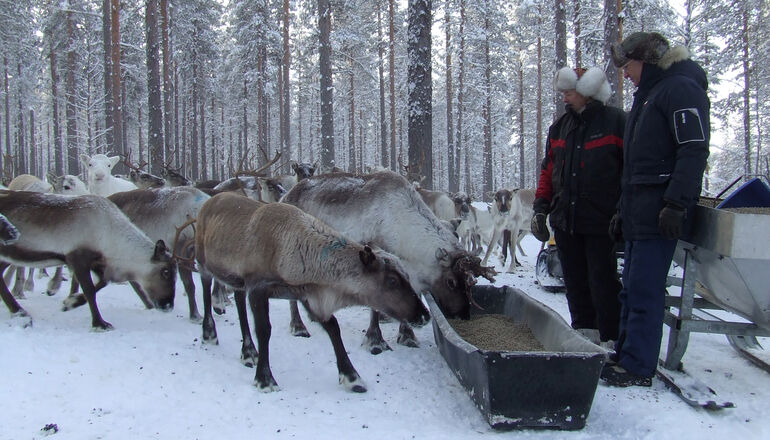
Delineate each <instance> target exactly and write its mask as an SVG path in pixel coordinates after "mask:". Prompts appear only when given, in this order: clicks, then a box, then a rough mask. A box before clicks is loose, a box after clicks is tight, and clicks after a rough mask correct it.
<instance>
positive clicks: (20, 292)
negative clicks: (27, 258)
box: [11, 266, 26, 299]
mask: <svg viewBox="0 0 770 440" xmlns="http://www.w3.org/2000/svg"><path fill="white" fill-rule="evenodd" d="M15 269H16V270H15V273H16V280H15V281H14V282H13V290H11V292H13V296H15V297H16V298H19V299H24V298H26V296H24V273H25V272H24V268H23V267H21V266H15Z"/></svg>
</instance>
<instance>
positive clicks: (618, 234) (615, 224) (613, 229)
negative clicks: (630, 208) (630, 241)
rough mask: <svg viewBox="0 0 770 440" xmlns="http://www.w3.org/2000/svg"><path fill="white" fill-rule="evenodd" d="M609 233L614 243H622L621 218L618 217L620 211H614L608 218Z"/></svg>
mask: <svg viewBox="0 0 770 440" xmlns="http://www.w3.org/2000/svg"><path fill="white" fill-rule="evenodd" d="M607 233H608V234H610V238H611V239H612V241H614V242H615V243H622V242H624V241H625V240H624V239H623V219H621V218H620V213H619V212H616V213H615V215H613V216H612V218H611V219H610V229H609V230H608V231H607Z"/></svg>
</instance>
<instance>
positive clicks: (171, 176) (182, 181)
mask: <svg viewBox="0 0 770 440" xmlns="http://www.w3.org/2000/svg"><path fill="white" fill-rule="evenodd" d="M160 175H161V177H163V178H164V179H166V182H167V183H168V185H169V186H192V182H191V181H190V179H188V178H187V177H185V176H183V175H181V174H179V172H178V171H175V170H172V169H171V168H169V167H168V166H166V167H163V169H162V170H160Z"/></svg>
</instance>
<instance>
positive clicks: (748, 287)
mask: <svg viewBox="0 0 770 440" xmlns="http://www.w3.org/2000/svg"><path fill="white" fill-rule="evenodd" d="M694 215H695V219H694V230H693V233H692V237H691V238H689V239H688V241H684V240H680V241H679V244H678V246H677V250H676V252H675V254H674V261H676V262H677V263H678V264H679V265H680V266H682V267H683V268H684V277H683V283H682V294H681V296H680V297H677V296H669V297H668V298H667V301H666V305H667V306H674V307H676V308H677V309H678V314H676V315H675V314H674V313H672V312H670V311H668V312H667V313H666V324H667V325H669V327H671V332H670V335H669V346H668V353H667V355H666V360H665V362H664V366H665V367H666V368H668V369H678V368H680V367H681V358H682V356H683V355H684V351H685V349H686V348H687V340H688V338H689V333H690V332H701V333H719V334H725V335H732V336H740V337H751V338H753V337H755V336H770V261H768V260H770V234H768V232H767V231H769V230H770V215H766V214H753V213H744V212H743V211H741V212H734V211H727V210H723V209H715V208H710V207H707V206H701V205H699V206H697V207H696V208H695V212H694ZM696 282H697V283H700V285H698V284H697V283H696ZM696 294H697V295H698V296H700V298H696V297H695V295H696ZM693 309H699V310H703V309H706V310H708V309H723V310H728V311H730V312H733V313H735V314H737V315H739V316H741V317H743V318H744V319H746V320H748V321H750V322H749V323H745V322H729V321H724V320H721V319H718V318H716V317H714V316H713V315H709V314H708V313H707V314H706V315H705V318H704V317H703V315H701V316H696V315H694V314H693ZM731 342H733V341H732V340H731Z"/></svg>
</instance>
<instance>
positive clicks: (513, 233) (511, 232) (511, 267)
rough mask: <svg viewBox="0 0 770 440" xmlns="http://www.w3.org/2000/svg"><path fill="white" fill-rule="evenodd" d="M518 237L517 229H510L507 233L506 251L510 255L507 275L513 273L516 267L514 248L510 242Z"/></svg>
mask: <svg viewBox="0 0 770 440" xmlns="http://www.w3.org/2000/svg"><path fill="white" fill-rule="evenodd" d="M518 236H519V229H518V228H516V229H512V230H509V231H508V250H509V251H510V253H511V264H510V265H508V270H507V272H508V273H514V272H516V265H517V264H518V261H516V247H515V246H514V244H513V242H512V241H511V238H512V237H517V238H518Z"/></svg>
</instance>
